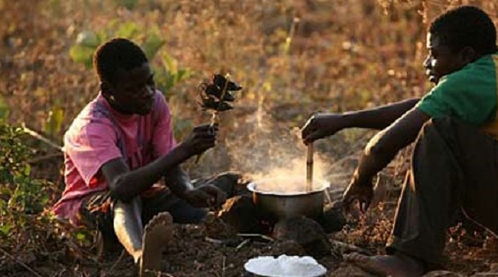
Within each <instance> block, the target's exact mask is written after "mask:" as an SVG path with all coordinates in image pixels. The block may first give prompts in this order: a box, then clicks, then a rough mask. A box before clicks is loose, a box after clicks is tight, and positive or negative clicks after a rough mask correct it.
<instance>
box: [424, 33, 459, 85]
mask: <svg viewBox="0 0 498 277" xmlns="http://www.w3.org/2000/svg"><path fill="white" fill-rule="evenodd" d="M427 50H428V51H429V53H428V55H427V58H426V59H425V61H424V68H425V70H426V71H425V72H426V75H427V77H428V78H429V81H431V82H433V83H436V84H437V83H438V82H439V80H440V79H441V77H443V76H444V75H447V74H450V73H452V72H455V71H457V70H459V69H460V68H462V67H464V66H465V65H466V64H467V63H468V61H467V60H466V59H464V57H463V55H462V53H461V51H457V52H454V51H452V50H451V49H450V48H449V47H448V46H446V45H443V44H442V43H441V40H440V38H439V37H438V36H437V35H433V34H431V33H428V34H427Z"/></svg>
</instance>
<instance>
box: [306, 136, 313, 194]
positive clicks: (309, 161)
mask: <svg viewBox="0 0 498 277" xmlns="http://www.w3.org/2000/svg"><path fill="white" fill-rule="evenodd" d="M312 188H313V143H310V144H308V155H307V157H306V192H311V190H312Z"/></svg>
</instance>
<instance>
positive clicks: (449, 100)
mask: <svg viewBox="0 0 498 277" xmlns="http://www.w3.org/2000/svg"><path fill="white" fill-rule="evenodd" d="M497 65H498V53H495V54H494V55H486V56H483V57H481V58H479V59H478V60H476V61H475V62H473V63H470V64H468V65H466V66H465V67H463V68H462V69H460V70H458V71H456V72H453V73H451V74H448V75H446V76H443V77H442V78H441V80H440V81H439V83H438V84H437V85H436V86H435V87H434V88H433V89H432V90H431V91H430V92H429V93H428V94H426V95H425V96H424V97H423V98H422V99H421V100H420V101H419V102H418V103H417V108H418V109H420V110H421V111H423V112H424V113H426V114H428V115H429V116H430V117H433V118H437V117H443V116H450V117H454V118H457V119H460V120H462V121H463V122H466V123H468V124H472V125H476V126H480V125H482V124H484V123H488V122H490V121H493V120H494V119H495V114H496V106H497V102H496V101H497V99H496V97H497V96H496V94H497V80H496V79H497V72H496V71H497Z"/></svg>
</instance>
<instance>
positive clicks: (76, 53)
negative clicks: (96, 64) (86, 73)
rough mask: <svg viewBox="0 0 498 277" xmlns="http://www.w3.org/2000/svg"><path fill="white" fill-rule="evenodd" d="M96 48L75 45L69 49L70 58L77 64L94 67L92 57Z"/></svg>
mask: <svg viewBox="0 0 498 277" xmlns="http://www.w3.org/2000/svg"><path fill="white" fill-rule="evenodd" d="M94 51H95V48H92V47H87V46H83V45H79V44H75V45H73V46H72V47H71V49H69V56H70V57H71V59H72V60H73V61H75V62H77V63H82V64H84V65H85V66H86V67H87V68H91V67H92V57H93V52H94Z"/></svg>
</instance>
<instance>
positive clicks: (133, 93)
mask: <svg viewBox="0 0 498 277" xmlns="http://www.w3.org/2000/svg"><path fill="white" fill-rule="evenodd" d="M154 91H155V85H154V75H153V74H152V71H151V69H150V67H149V64H148V63H144V64H142V66H140V67H136V68H133V69H131V70H129V71H126V70H124V69H122V68H119V69H118V71H117V72H116V75H115V78H114V82H113V84H108V85H107V89H106V91H104V94H107V97H106V98H107V100H108V101H109V102H110V104H111V105H112V106H113V107H114V108H116V109H117V110H119V111H120V112H123V113H126V114H140V115H146V114H148V113H149V112H150V111H151V110H152V105H153V103H154Z"/></svg>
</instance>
